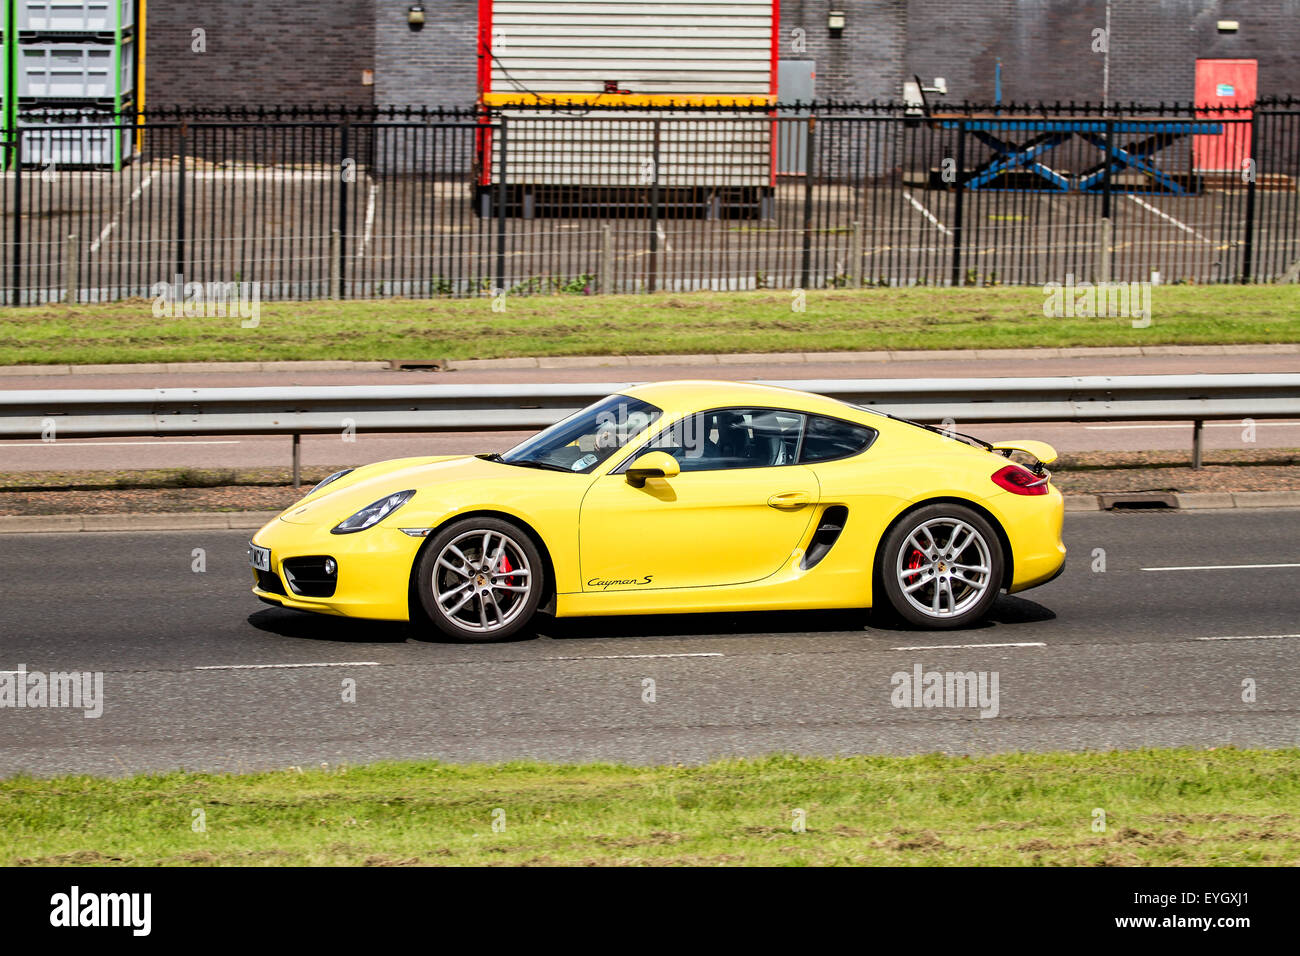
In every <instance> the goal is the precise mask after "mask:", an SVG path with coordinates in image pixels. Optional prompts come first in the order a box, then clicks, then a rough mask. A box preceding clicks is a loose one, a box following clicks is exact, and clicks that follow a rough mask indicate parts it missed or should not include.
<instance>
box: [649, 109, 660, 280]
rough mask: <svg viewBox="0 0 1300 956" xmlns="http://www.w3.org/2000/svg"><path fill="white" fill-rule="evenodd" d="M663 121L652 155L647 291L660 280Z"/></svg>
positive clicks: (656, 134) (657, 127)
mask: <svg viewBox="0 0 1300 956" xmlns="http://www.w3.org/2000/svg"><path fill="white" fill-rule="evenodd" d="M662 122H663V121H662V120H661V119H659V117H657V116H656V117H655V125H654V145H653V147H652V152H651V155H650V175H651V179H650V277H649V280H648V281H647V283H646V285H647V291H650V292H653V291H654V290H655V283H656V280H657V279H658V278H659V136H660V132H661V130H660V126H661V124H662Z"/></svg>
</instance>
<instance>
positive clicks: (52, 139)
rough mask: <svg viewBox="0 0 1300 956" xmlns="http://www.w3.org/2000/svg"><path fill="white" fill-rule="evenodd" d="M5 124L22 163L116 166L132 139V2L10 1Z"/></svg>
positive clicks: (126, 156) (123, 159)
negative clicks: (17, 140) (16, 137)
mask: <svg viewBox="0 0 1300 956" xmlns="http://www.w3.org/2000/svg"><path fill="white" fill-rule="evenodd" d="M7 6H8V7H9V22H10V24H11V29H10V33H9V34H8V36H9V38H10V41H11V42H10V43H9V44H8V47H7V52H8V54H9V55H8V63H9V68H8V72H9V90H10V91H11V92H12V95H11V96H10V97H9V102H10V107H9V110H10V115H9V122H10V124H11V126H12V127H13V128H14V129H15V131H16V132H19V131H25V132H22V140H23V150H22V158H23V162H24V163H25V164H29V165H39V166H44V165H46V164H48V163H54V164H56V165H76V166H98V167H105V166H107V167H111V168H113V169H120V168H121V166H122V164H123V163H124V162H126V161H127V160H129V158H130V156H131V153H132V148H133V146H134V142H135V139H134V135H133V134H132V133H131V132H130V131H129V130H126V129H123V128H120V126H121V124H123V123H130V122H131V119H132V116H131V114H132V104H133V102H134V95H135V0H7Z"/></svg>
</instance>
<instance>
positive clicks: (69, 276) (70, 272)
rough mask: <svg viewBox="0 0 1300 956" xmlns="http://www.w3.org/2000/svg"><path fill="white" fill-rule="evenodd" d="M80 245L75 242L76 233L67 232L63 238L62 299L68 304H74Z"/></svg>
mask: <svg viewBox="0 0 1300 956" xmlns="http://www.w3.org/2000/svg"><path fill="white" fill-rule="evenodd" d="M80 250H81V247H80V246H79V245H78V243H77V234H76V233H75V232H72V233H69V234H68V237H67V238H66V239H64V240H63V301H64V302H67V303H68V304H69V305H74V304H76V301H77V287H78V274H77V272H78V269H77V254H78V253H79V252H80Z"/></svg>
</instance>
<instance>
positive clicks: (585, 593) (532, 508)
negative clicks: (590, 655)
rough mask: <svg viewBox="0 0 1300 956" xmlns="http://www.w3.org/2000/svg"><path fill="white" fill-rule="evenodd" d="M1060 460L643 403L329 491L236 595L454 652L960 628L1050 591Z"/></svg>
mask: <svg viewBox="0 0 1300 956" xmlns="http://www.w3.org/2000/svg"><path fill="white" fill-rule="evenodd" d="M1055 458H1056V454H1055V452H1054V451H1053V450H1052V449H1051V447H1050V446H1048V445H1046V444H1044V443H1042V442H1035V441H1022V442H1006V443H1000V444H996V445H993V444H989V443H986V442H983V441H980V440H979V439H975V438H969V437H967V436H963V435H958V434H955V433H946V432H942V431H940V430H938V429H935V428H932V427H929V426H924V425H918V424H915V423H912V422H908V421H903V420H901V419H896V418H892V417H889V416H887V415H884V414H881V413H879V412H875V411H871V410H868V409H866V408H863V407H858V406H854V405H849V404H845V403H843V402H840V401H836V400H834V399H831V398H827V397H824V396H820V395H813V394H809V393H806V392H799V391H794V390H790V389H785V388H778V387H773V386H764V385H754V384H737V383H730V382H714V381H700V382H689V381H688V382H662V383H657V384H648V385H638V386H635V387H630V388H628V389H626V390H625V391H623V392H622V393H620V394H616V395H611V396H609V397H608V398H605V399H602V400H601V401H598V402H596V403H595V404H593V405H591V406H589V407H587V408H585V409H583V410H581V411H579V412H577V413H575V414H573V415H571V416H569V417H568V418H566V419H564V420H563V421H561V422H558V423H557V424H555V425H552V426H550V427H549V428H546V429H545V430H543V431H541V432H539V433H538V434H537V435H535V436H533V437H532V438H529V439H528V440H526V441H524V442H523V443H521V444H519V445H517V446H516V447H514V448H512V449H510V450H509V451H507V452H505V453H504V454H484V455H464V456H452V457H426V458H404V459H399V460H396V461H385V462H379V463H377V464H372V465H366V466H364V467H360V468H355V469H351V470H349V471H345V472H340V473H338V474H335V475H331V476H330V477H329V478H326V479H325V480H324V481H322V482H321V483H320V484H318V485H317V486H316V487H315V488H313V489H312V490H311V492H309V493H308V494H307V496H306V497H304V498H303V499H302V500H300V501H299V502H297V503H296V504H294V505H293V506H291V507H290V508H289V509H287V510H286V511H285V512H283V513H282V514H280V515H279V516H278V517H276V518H275V519H274V520H272V521H271V522H269V523H268V524H267V525H266V526H264V527H263V528H262V529H261V530H260V531H258V532H257V534H256V535H254V537H253V538H252V540H251V541H250V543H249V544H250V547H249V557H250V562H251V564H252V566H253V575H254V588H253V593H254V594H256V595H257V597H259V598H261V599H262V600H263V601H266V602H268V603H271V604H275V605H279V606H281V607H286V608H294V609H298V610H303V611H316V612H321V613H325V614H334V615H343V616H347V617H358V618H374V619H384V620H409V621H412V622H413V623H416V624H419V625H421V626H424V627H428V626H430V625H431V626H432V627H435V628H437V629H438V631H441V632H442V633H443V634H445V635H448V636H450V637H452V638H455V639H459V640H464V641H490V640H500V639H504V638H507V637H510V636H511V635H514V634H517V633H519V632H521V631H524V630H526V629H528V628H529V627H530V624H532V623H533V622H534V619H535V616H536V615H537V614H538V613H539V612H541V613H549V614H551V615H554V616H556V617H571V616H583V615H613V614H650V613H671V612H701V611H752V610H797V609H804V608H868V607H871V606H872V605H877V606H880V605H883V606H885V607H887V608H889V609H892V611H893V612H895V613H896V614H897V615H898V616H901V617H902V618H904V619H905V620H907V621H909V622H911V623H912V624H913V625H917V626H920V627H925V628H952V627H960V626H962V625H965V624H969V623H971V622H973V621H976V620H977V619H979V618H980V617H981V616H983V615H984V614H985V613H986V612H987V611H988V609H989V607H990V605H991V604H992V603H993V601H994V600H995V599H996V597H997V595H998V593H999V592H1001V591H1004V590H1005V591H1007V592H1016V591H1022V590H1024V589H1026V588H1031V587H1034V586H1035V585H1038V584H1043V583H1045V582H1047V581H1049V580H1051V579H1052V578H1053V577H1055V576H1056V575H1057V574H1058V573H1059V572H1060V570H1061V568H1062V566H1063V564H1064V561H1065V547H1064V545H1063V544H1062V542H1061V524H1062V513H1063V510H1064V508H1063V501H1062V498H1061V494H1060V492H1059V491H1058V490H1057V489H1056V488H1055V487H1053V485H1052V484H1051V481H1050V475H1049V473H1048V472H1047V470H1046V466H1047V465H1050V464H1051V463H1052V462H1053V461H1054V460H1055Z"/></svg>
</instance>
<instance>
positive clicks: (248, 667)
mask: <svg viewBox="0 0 1300 956" xmlns="http://www.w3.org/2000/svg"><path fill="white" fill-rule="evenodd" d="M382 666H383V665H382V664H380V663H379V661H338V662H333V663H328V664H207V665H205V666H203V667H196V668H194V669H195V670H196V671H261V670H272V669H283V668H293V667H382Z"/></svg>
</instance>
